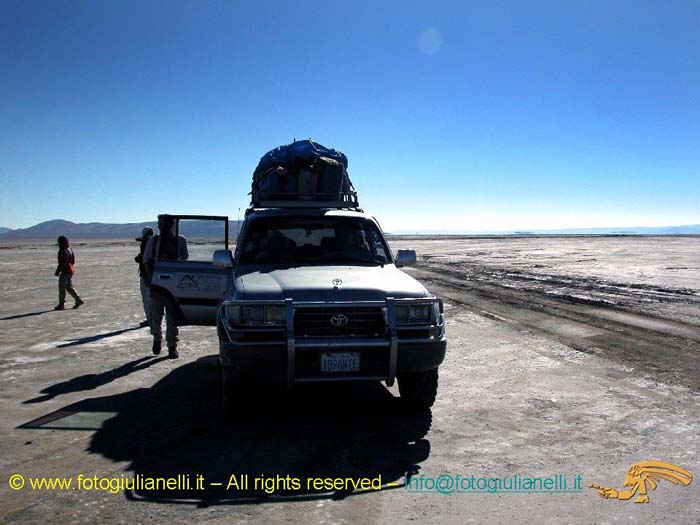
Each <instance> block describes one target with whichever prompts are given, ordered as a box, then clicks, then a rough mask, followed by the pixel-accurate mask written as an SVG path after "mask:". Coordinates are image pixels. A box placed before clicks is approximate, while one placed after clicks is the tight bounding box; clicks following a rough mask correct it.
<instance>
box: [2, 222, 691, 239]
mask: <svg viewBox="0 0 700 525" xmlns="http://www.w3.org/2000/svg"><path fill="white" fill-rule="evenodd" d="M391 233H392V234H393V235H700V224H688V225H684V226H637V227H618V228H562V229H559V230H527V231H522V230H518V231H514V230H500V231H496V230H481V231H478V230H418V231H416V230H399V231H394V232H391ZM1 238H2V237H0V239H1Z"/></svg>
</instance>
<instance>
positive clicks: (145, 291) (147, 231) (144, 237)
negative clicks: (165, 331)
mask: <svg viewBox="0 0 700 525" xmlns="http://www.w3.org/2000/svg"><path fill="white" fill-rule="evenodd" d="M151 237H153V228H151V227H150V226H146V227H145V228H144V229H143V230H141V237H136V240H137V241H140V242H141V247H140V249H139V254H138V255H137V256H136V257H134V260H135V261H136V262H137V263H138V265H139V277H140V281H141V285H140V288H141V303H143V312H144V313H145V314H146V320H145V321H141V328H144V327H146V326H150V324H151V290H150V287H151V277H150V275H149V273H148V272H147V271H146V267H145V266H144V264H143V252H144V251H145V250H146V245H147V244H148V239H150V238H151Z"/></svg>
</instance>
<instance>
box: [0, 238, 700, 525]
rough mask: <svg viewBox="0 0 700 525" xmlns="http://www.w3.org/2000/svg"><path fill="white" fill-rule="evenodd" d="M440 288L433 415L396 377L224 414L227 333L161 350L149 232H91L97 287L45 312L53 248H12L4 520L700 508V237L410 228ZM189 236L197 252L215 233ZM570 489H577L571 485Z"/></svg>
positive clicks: (668, 513)
mask: <svg viewBox="0 0 700 525" xmlns="http://www.w3.org/2000/svg"><path fill="white" fill-rule="evenodd" d="M392 247H393V248H394V249H397V248H408V247H411V248H415V249H416V250H417V251H418V255H419V264H418V265H417V266H416V267H415V268H411V269H410V270H408V271H409V273H411V274H413V275H414V276H415V277H417V278H418V279H420V280H421V281H422V282H424V283H425V284H426V285H427V286H428V288H429V289H431V291H433V292H435V293H437V294H439V295H441V296H442V297H444V298H445V300H446V314H447V319H448V336H449V346H448V355H447V358H446V361H445V363H444V365H443V367H442V368H441V371H440V390H439V394H438V399H437V402H436V403H435V406H434V407H433V409H432V410H431V411H428V412H425V413H409V412H406V411H404V410H403V409H402V407H401V405H400V403H399V402H398V400H397V399H396V396H397V395H398V393H397V390H396V388H395V387H393V388H390V389H387V388H385V387H383V386H380V385H342V386H336V385H324V386H314V387H311V388H299V389H296V390H294V391H292V392H291V393H290V394H289V395H279V393H278V392H277V391H275V390H274V389H273V388H272V387H269V386H261V387H260V388H259V389H258V390H257V391H255V392H251V393H250V397H249V398H248V399H243V400H241V403H242V404H247V405H250V406H253V407H255V411H254V412H253V413H252V414H247V415H245V416H241V417H240V418H238V419H237V420H236V421H235V422H234V423H232V424H230V425H227V424H225V423H224V422H223V421H222V419H221V418H220V416H219V411H218V395H219V394H218V381H217V380H218V376H217V368H216V353H217V341H216V334H215V332H214V330H213V329H211V328H207V327H184V328H182V329H181V358H180V359H179V360H177V361H170V360H167V359H163V358H155V357H153V356H150V355H149V352H150V342H151V340H150V336H149V335H148V333H147V330H146V329H139V328H138V322H139V321H141V319H142V318H143V314H142V312H141V310H140V300H139V293H138V277H137V275H136V265H135V264H134V262H133V256H134V255H135V253H134V252H135V250H136V247H135V243H133V242H115V241H105V242H95V241H90V242H87V243H77V244H76V245H75V251H76V254H77V259H78V263H77V267H78V273H77V275H76V278H75V285H76V288H77V289H78V290H79V292H80V293H81V294H82V295H83V297H84V298H85V300H86V305H85V306H84V307H83V308H81V309H79V310H77V311H73V310H68V311H64V312H53V311H51V308H52V307H53V306H54V304H55V301H56V279H55V278H54V277H53V275H52V272H53V269H54V264H55V263H54V261H55V248H54V247H52V246H49V245H48V244H44V245H42V244H25V245H3V246H0V272H1V274H2V276H3V281H4V287H3V294H2V297H3V300H2V302H0V408H1V410H2V418H1V419H0V429H1V432H2V440H0V520H2V522H4V523H44V522H55V523H84V522H105V523H132V522H145V521H148V522H154V523H161V522H162V523H165V522H173V523H186V522H206V523H233V522H238V521H241V522H260V523H279V522H304V523H307V522H318V523H345V522H359V523H373V522H399V523H401V522H431V523H462V522H472V521H473V522H477V523H483V522H489V521H490V522H516V523H517V522H543V523H562V522H563V523H571V522H582V523H585V522H597V523H619V522H623V523H627V522H635V523H638V522H645V523H651V522H660V521H663V522H675V523H700V479H698V476H700V454H699V452H700V437H699V433H700V403H699V401H700V374H698V371H699V368H700V367H699V359H700V353H699V352H700V257H699V254H700V239H699V238H698V237H545V238H543V237H510V238H459V239H455V238H420V239H411V238H396V239H394V240H393V241H392ZM197 249H199V250H202V251H203V252H205V251H206V250H207V247H198V248H197ZM643 460H658V461H666V462H671V463H674V464H677V465H679V466H681V467H684V468H686V469H687V470H689V471H690V472H691V473H692V474H693V475H694V476H695V478H694V479H693V481H692V482H691V484H690V485H689V486H687V487H686V486H680V485H673V484H671V483H669V482H668V481H665V480H662V481H660V482H659V484H658V487H657V488H656V490H654V491H651V492H650V493H649V496H650V500H651V501H650V503H648V504H635V503H633V502H632V501H617V500H603V499H601V498H600V497H599V496H598V495H597V492H596V491H595V490H593V489H590V488H587V487H586V485H587V484H588V483H595V484H599V485H606V486H611V487H614V488H618V489H622V488H623V487H622V483H623V481H624V479H625V475H626V472H627V470H628V468H629V467H630V466H631V465H632V464H634V463H636V462H638V461H643ZM406 473H410V475H411V476H412V477H413V479H417V478H418V477H420V476H421V475H424V476H428V477H429V476H438V475H440V474H451V475H454V476H456V475H462V476H466V477H469V476H472V475H473V476H475V477H477V478H478V477H493V476H501V477H508V476H513V475H521V476H550V475H556V474H564V475H566V476H567V477H568V478H569V480H570V481H569V483H571V479H572V478H573V476H574V475H580V476H581V477H582V482H583V490H582V491H581V492H567V493H535V494H532V493H497V494H488V493H453V494H439V493H434V492H432V493H431V492H418V493H417V492H409V491H408V490H406V488H405V487H403V486H399V487H386V486H385V488H384V490H381V491H377V492H369V493H347V492H335V493H328V492H319V491H316V490H313V489H308V488H306V487H302V488H301V489H300V490H292V491H287V492H284V491H280V492H278V493H276V494H272V495H269V496H268V495H266V494H264V493H261V492H260V491H257V492H256V491H253V490H247V491H245V490H244V491H235V490H233V489H230V490H226V489H225V485H226V482H227V481H228V480H229V476H230V475H231V474H249V475H250V476H251V478H252V477H254V476H260V475H265V476H268V477H269V476H274V475H276V474H280V475H282V476H286V475H290V476H292V477H298V478H301V479H306V478H309V477H338V476H342V477H353V478H358V477H376V476H378V475H381V476H382V481H383V482H384V483H385V484H386V483H387V482H398V483H399V485H402V484H403V483H404V482H405V478H406ZM12 474H21V475H22V476H24V477H25V479H29V478H30V477H40V476H50V477H55V476H65V477H75V476H78V475H79V474H84V475H86V476H95V475H97V476H109V477H119V476H126V477H128V478H130V477H132V476H134V475H142V476H152V477H166V476H175V475H177V474H189V475H191V476H194V475H203V476H204V477H205V479H206V480H207V482H210V481H213V482H217V481H218V482H223V483H224V486H222V487H216V486H208V487H207V488H206V490H204V491H196V490H192V489H186V488H181V489H176V490H170V491H143V490H141V491H139V490H136V491H121V490H120V491H117V493H116V494H111V493H109V492H104V491H87V490H65V491H59V490H31V489H30V488H29V487H28V485H26V486H25V487H24V488H22V489H21V490H12V489H10V487H9V486H8V479H9V477H10V476H11V475H12ZM568 488H569V489H571V485H570V484H569V486H568Z"/></svg>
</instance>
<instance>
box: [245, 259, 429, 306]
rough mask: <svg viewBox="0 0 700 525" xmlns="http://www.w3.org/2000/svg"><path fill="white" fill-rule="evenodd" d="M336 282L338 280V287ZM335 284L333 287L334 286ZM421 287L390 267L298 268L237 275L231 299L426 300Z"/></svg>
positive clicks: (427, 293)
mask: <svg viewBox="0 0 700 525" xmlns="http://www.w3.org/2000/svg"><path fill="white" fill-rule="evenodd" d="M338 280H340V281H342V282H341V283H340V284H337V283H338ZM336 284H337V285H336ZM430 296H431V295H430V293H429V292H428V290H426V289H425V287H424V286H423V285H422V284H420V283H419V282H418V281H416V280H415V279H414V278H413V277H411V276H410V275H407V274H405V273H404V272H402V271H401V270H399V269H398V268H396V267H395V266H394V265H385V266H384V267H381V266H323V267H319V266H301V267H295V268H280V269H274V270H270V271H265V270H257V271H250V272H241V274H240V275H237V276H236V279H235V281H234V297H232V298H235V299H247V300H258V299H263V300H278V299H286V298H290V299H294V300H295V301H383V300H384V299H386V298H387V297H396V298H407V297H430Z"/></svg>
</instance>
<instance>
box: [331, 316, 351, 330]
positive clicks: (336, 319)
mask: <svg viewBox="0 0 700 525" xmlns="http://www.w3.org/2000/svg"><path fill="white" fill-rule="evenodd" d="M348 321H349V319H348V316H347V315H345V314H335V315H333V316H331V324H332V325H333V326H335V327H336V328H340V327H342V326H345V325H346V324H348Z"/></svg>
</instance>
